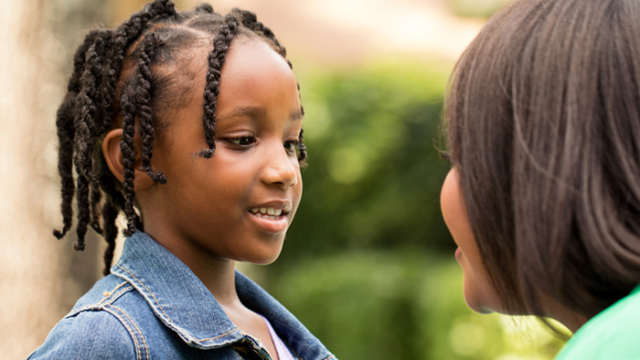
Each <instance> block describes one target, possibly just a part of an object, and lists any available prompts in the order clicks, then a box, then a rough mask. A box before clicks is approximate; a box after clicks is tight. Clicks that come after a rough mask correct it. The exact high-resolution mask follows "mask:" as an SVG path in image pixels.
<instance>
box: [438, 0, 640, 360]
mask: <svg viewBox="0 0 640 360" xmlns="http://www.w3.org/2000/svg"><path fill="white" fill-rule="evenodd" d="M446 119H447V120H448V125H447V126H448V139H449V146H450V153H449V156H450V158H451V161H452V164H453V168H452V170H451V171H450V173H449V175H448V176H447V178H446V180H445V182H444V185H443V188H442V194H441V206H442V212H443V215H444V218H445V221H446V223H447V225H448V227H449V229H450V231H451V234H452V235H453V238H454V240H455V242H456V243H457V245H458V246H459V248H458V250H457V251H456V258H457V259H458V261H459V262H460V264H461V266H462V269H463V272H464V294H465V299H466V301H467V304H468V305H469V306H470V307H471V308H472V309H474V310H476V311H478V312H480V313H487V312H491V311H497V312H501V313H508V314H533V315H537V316H544V317H550V318H553V319H556V320H558V321H559V322H561V323H562V324H564V325H566V326H567V327H568V328H569V329H570V330H572V331H573V332H575V334H574V336H573V337H572V338H571V339H570V340H569V342H568V343H567V345H566V347H565V348H564V349H563V351H561V353H560V355H558V357H557V359H563V360H568V359H581V360H586V359H640V343H639V342H638V334H640V287H638V283H639V282H640V2H638V1H637V0H520V1H516V2H515V3H513V4H512V5H511V6H508V7H507V8H505V9H504V10H503V11H501V12H499V13H498V14H496V15H495V16H494V17H493V18H492V19H491V20H490V21H489V23H488V24H487V25H486V27H485V28H484V29H483V30H482V31H481V33H480V34H479V35H478V37H477V38H476V39H475V40H474V41H473V42H472V44H471V45H470V46H469V48H468V49H467V50H466V51H465V53H464V54H463V56H462V57H461V59H460V60H459V62H458V64H457V66H456V70H455V74H454V76H453V79H452V81H451V83H450V88H449V94H448V101H447V106H446Z"/></svg>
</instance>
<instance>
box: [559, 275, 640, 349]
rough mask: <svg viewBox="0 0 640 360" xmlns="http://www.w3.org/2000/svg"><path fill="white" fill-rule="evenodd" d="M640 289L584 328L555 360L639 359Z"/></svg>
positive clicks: (594, 318) (599, 315)
mask: <svg viewBox="0 0 640 360" xmlns="http://www.w3.org/2000/svg"><path fill="white" fill-rule="evenodd" d="M638 334H640V286H638V287H636V288H635V289H634V290H633V291H632V292H631V293H630V294H629V295H628V296H626V297H625V298H623V299H621V300H619V301H618V302H616V303H615V304H613V305H611V306H610V307H608V308H607V309H605V310H604V311H602V312H601V313H600V314H598V315H596V316H595V317H593V318H592V319H591V320H589V321H588V322H587V323H586V324H584V325H583V326H582V327H581V328H580V329H579V330H578V331H577V332H576V333H575V334H574V336H573V337H572V338H571V339H569V341H568V342H567V344H566V345H565V347H564V348H563V349H562V351H561V352H560V354H559V355H558V356H557V357H556V360H575V359H580V360H601V359H602V360H605V359H607V360H609V359H616V360H627V359H629V360H630V359H640V341H638V340H639V339H640V338H639V337H638Z"/></svg>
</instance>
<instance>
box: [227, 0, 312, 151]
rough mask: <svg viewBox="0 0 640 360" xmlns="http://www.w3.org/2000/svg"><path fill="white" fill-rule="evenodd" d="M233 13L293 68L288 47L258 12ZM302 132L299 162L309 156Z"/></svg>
mask: <svg viewBox="0 0 640 360" xmlns="http://www.w3.org/2000/svg"><path fill="white" fill-rule="evenodd" d="M231 13H232V14H235V16H237V17H238V18H239V19H240V22H241V23H242V25H243V26H244V27H246V28H248V29H249V30H251V31H253V32H254V33H256V34H258V35H259V36H262V37H264V38H266V39H268V40H269V41H271V42H272V43H273V45H274V46H275V50H276V52H277V53H278V54H280V56H282V57H283V58H284V59H285V60H286V61H287V65H289V68H291V69H293V64H291V61H289V59H287V49H286V48H285V47H284V46H282V45H281V44H280V42H279V41H278V39H277V38H276V35H275V34H274V33H273V31H271V29H269V28H268V27H266V26H264V24H262V23H261V22H259V21H258V17H257V16H256V14H254V13H252V12H251V11H246V10H240V9H237V8H236V9H233V10H232V12H231ZM297 86H298V94H299V91H300V84H297ZM300 113H301V114H302V115H304V108H303V107H302V105H300ZM302 133H303V131H302V129H301V130H300V134H299V136H298V150H299V152H298V161H299V162H303V161H304V160H306V158H307V147H306V146H305V145H304V142H303V135H302Z"/></svg>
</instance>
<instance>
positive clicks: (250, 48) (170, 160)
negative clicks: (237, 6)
mask: <svg viewBox="0 0 640 360" xmlns="http://www.w3.org/2000/svg"><path fill="white" fill-rule="evenodd" d="M209 51H210V49H202V51H201V50H194V53H195V54H194V55H195V56H194V58H193V59H192V61H190V63H189V64H186V65H185V66H187V68H186V69H185V70H186V71H184V73H190V74H192V76H187V78H188V79H187V80H191V81H192V83H193V86H192V87H191V100H190V101H188V103H187V104H185V106H184V107H183V108H180V109H177V110H176V111H174V112H173V113H170V114H169V116H166V118H163V121H164V122H165V123H167V125H168V127H167V128H166V129H164V130H163V132H162V136H160V137H159V138H158V140H157V141H156V145H155V147H154V149H153V158H152V163H153V166H154V169H155V170H156V171H162V172H164V173H165V174H166V175H167V179H168V182H167V183H166V184H164V185H159V184H154V185H153V186H151V187H150V188H149V189H148V190H146V191H139V192H137V193H136V196H137V197H138V199H139V202H140V207H141V211H142V219H143V222H144V230H145V232H147V233H148V234H149V235H150V236H152V237H153V238H155V239H156V240H158V241H159V242H161V243H162V244H163V245H164V246H166V247H168V248H169V250H170V251H172V252H173V253H174V254H176V255H177V256H178V257H179V258H181V259H182V260H183V261H185V260H186V259H185V258H184V257H185V256H186V257H189V256H208V257H211V256H213V257H216V258H227V259H232V260H241V261H250V262H253V263H260V264H264V263H270V262H272V261H274V260H275V259H276V258H277V256H278V255H279V253H280V250H281V248H282V244H283V241H284V237H285V233H286V231H287V228H288V227H289V225H290V224H291V221H292V220H293V216H294V214H295V212H296V209H297V208H298V204H299V202H300V197H301V195H302V179H301V176H300V167H299V164H298V160H297V154H296V151H295V148H294V145H295V143H296V141H297V140H298V136H299V134H300V130H301V128H302V114H301V112H300V101H299V96H298V90H297V83H296V80H295V77H294V75H293V73H292V71H291V69H290V68H289V66H288V65H287V63H286V62H285V60H284V59H283V58H282V57H281V56H280V55H278V54H277V53H276V52H274V51H273V50H272V49H271V48H270V47H269V46H268V45H267V44H265V43H264V42H262V41H258V40H250V39H246V38H237V39H235V40H234V42H233V43H232V45H231V47H230V49H229V51H228V53H227V56H226V62H225V64H224V67H223V70H222V74H221V82H220V93H219V95H218V100H217V104H218V107H217V111H216V119H217V120H216V121H217V129H216V150H215V154H214V156H213V157H212V158H211V159H204V158H201V157H198V156H197V154H198V153H199V152H200V151H201V150H202V149H203V148H207V145H206V142H205V137H204V130H203V125H202V114H203V110H202V106H203V102H204V99H203V96H202V93H203V89H204V86H205V76H206V72H207V69H208V66H207V55H208V53H209ZM183 78H184V77H183ZM185 262H187V261H185Z"/></svg>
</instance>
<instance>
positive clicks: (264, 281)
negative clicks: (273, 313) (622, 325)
mask: <svg viewBox="0 0 640 360" xmlns="http://www.w3.org/2000/svg"><path fill="white" fill-rule="evenodd" d="M144 2H145V1H140V0H109V1H103V0H20V1H15V0H1V3H2V8H3V11H2V12H0V41H1V42H0V105H1V106H0V146H1V147H2V151H0V182H1V185H0V190H1V191H2V195H0V359H24V358H26V356H27V355H28V354H29V353H30V352H31V351H32V350H34V349H35V348H36V347H37V346H38V345H40V344H41V343H42V342H43V341H44V338H45V337H46V335H47V333H48V332H49V330H51V328H52V327H53V325H54V324H55V323H56V322H57V321H58V320H60V318H62V317H63V316H64V314H65V313H67V312H68V311H69V310H70V309H71V307H72V306H73V304H74V303H75V301H76V300H77V299H78V297H79V296H81V295H82V294H83V293H84V292H85V291H87V290H88V289H89V288H90V287H91V285H92V284H93V283H94V282H95V280H97V279H98V278H99V276H100V268H101V261H100V253H101V250H102V248H103V244H102V243H101V242H100V241H101V239H100V238H98V237H97V236H96V235H95V234H90V236H89V239H88V244H87V249H86V250H85V251H84V252H83V253H76V252H75V251H74V250H73V249H72V243H73V241H74V239H73V236H69V237H68V238H66V239H64V240H62V241H56V240H55V239H54V237H53V236H52V235H51V231H52V229H53V228H54V227H59V226H60V224H61V216H60V214H59V210H58V208H59V202H60V198H59V184H58V177H57V170H56V164H57V159H56V156H57V153H56V146H57V145H56V137H55V127H54V122H55V111H56V108H57V106H58V105H59V104H60V102H61V100H62V97H63V95H64V91H65V84H66V80H67V78H68V76H69V74H70V71H71V57H72V55H73V52H74V51H75V48H76V47H77V46H78V45H79V43H80V41H81V40H82V38H83V37H84V34H85V33H86V31H87V30H88V29H91V28H95V27H98V26H112V25H114V24H118V23H120V22H121V21H122V20H124V19H126V18H128V17H129V15H131V13H133V12H134V11H137V10H139V9H140V8H141V7H142V5H143V3H144ZM503 2H504V0H502V1H500V0H270V1H265V0H237V1H232V0H221V1H215V2H214V1H213V0H212V1H211V3H212V5H213V6H214V8H215V9H216V11H218V12H222V13H226V12H227V11H229V10H230V9H231V8H232V7H234V6H237V7H241V8H244V9H248V10H252V11H254V12H256V13H257V15H258V19H259V20H260V21H262V22H264V23H265V25H267V26H268V27H270V28H271V29H272V30H273V31H274V32H275V33H276V35H277V36H278V38H279V39H280V41H281V42H282V43H283V44H284V45H285V46H287V49H288V51H289V55H290V59H291V60H292V62H293V64H294V71H295V73H296V75H297V77H298V80H299V82H300V86H301V96H302V100H303V104H304V106H305V109H306V114H307V115H306V117H305V120H304V122H305V125H304V126H305V130H306V131H305V141H306V143H307V146H308V149H309V168H308V169H307V170H306V171H305V173H304V187H305V189H304V196H303V201H302V205H301V207H300V209H299V211H298V214H297V216H296V220H295V221H294V224H293V226H292V228H291V229H290V231H289V235H288V238H287V241H286V243H285V248H284V251H283V253H282V255H281V257H280V258H279V259H278V261H277V262H276V263H274V264H273V265H269V266H253V265H247V264H240V265H239V267H240V268H241V269H242V270H243V271H244V272H245V273H247V274H248V275H249V276H251V277H252V278H253V279H254V280H256V281H257V282H258V283H260V284H261V285H262V286H264V287H265V288H266V289H267V290H268V291H270V292H271V293H272V294H273V295H275V297H276V298H278V299H279V300H281V302H282V303H283V304H284V305H285V306H287V307H288V308H289V309H290V310H291V311H292V312H293V313H294V314H295V315H297V316H298V317H299V318H300V319H301V320H302V322H303V323H305V324H306V325H307V326H308V327H309V328H310V330H311V331H312V332H313V333H315V334H316V335H317V336H318V337H319V338H320V339H321V340H322V341H323V342H324V343H325V344H326V345H327V347H328V348H329V349H330V350H331V351H332V352H334V353H335V354H336V355H337V357H338V358H340V359H343V360H358V359H363V360H364V359H366V360H377V359H380V360H382V359H385V360H400V359H425V360H427V359H429V360H436V359H437V360H454V359H455V360H457V359H460V360H462V359H470V360H471V359H474V360H485V359H487V360H488V359H497V360H522V359H532V360H534V359H537V360H538V359H539V360H542V359H551V358H552V357H553V355H554V354H555V352H556V351H557V349H558V348H559V346H560V345H561V344H562V342H561V341H560V340H557V339H555V338H554V337H553V336H552V335H550V334H549V333H548V332H547V331H545V330H543V329H542V327H541V326H540V325H539V324H538V323H537V322H535V321H531V320H524V319H516V320H513V319H512V318H509V317H504V316H499V315H495V314H494V315H487V316H481V315H477V314H475V313H473V312H471V311H470V310H468V309H467V307H466V306H465V303H464V299H463V297H462V272H461V270H460V268H459V266H458V265H457V263H456V262H455V260H454V257H453V252H454V249H455V246H454V244H453V241H452V240H451V238H450V235H449V234H448V232H447V231H446V228H445V226H444V223H443V220H442V217H441V215H440V209H439V199H438V196H439V190H440V185H441V183H442V181H443V179H444V176H445V174H446V172H447V170H448V168H447V165H446V164H445V163H444V162H443V161H442V160H440V158H439V156H438V154H437V151H436V148H437V147H438V146H443V143H442V142H441V137H440V136H439V135H438V126H439V121H440V117H441V111H442V102H443V92H444V89H445V86H446V82H447V79H448V76H449V74H450V72H451V69H452V68H453V64H454V62H455V60H456V58H457V57H458V56H459V55H460V54H461V52H462V51H463V50H464V48H465V47H466V45H467V44H468V43H469V42H470V41H471V40H472V39H473V37H474V36H475V34H477V32H478V31H479V29H480V28H481V27H482V25H483V23H484V22H485V21H486V18H487V17H488V16H489V15H490V14H491V13H492V12H493V11H495V10H496V9H497V8H498V7H500V6H501V5H502V4H503ZM176 3H177V7H178V9H180V10H186V9H190V8H193V7H194V6H195V5H197V4H196V1H194V0H182V1H176Z"/></svg>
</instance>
